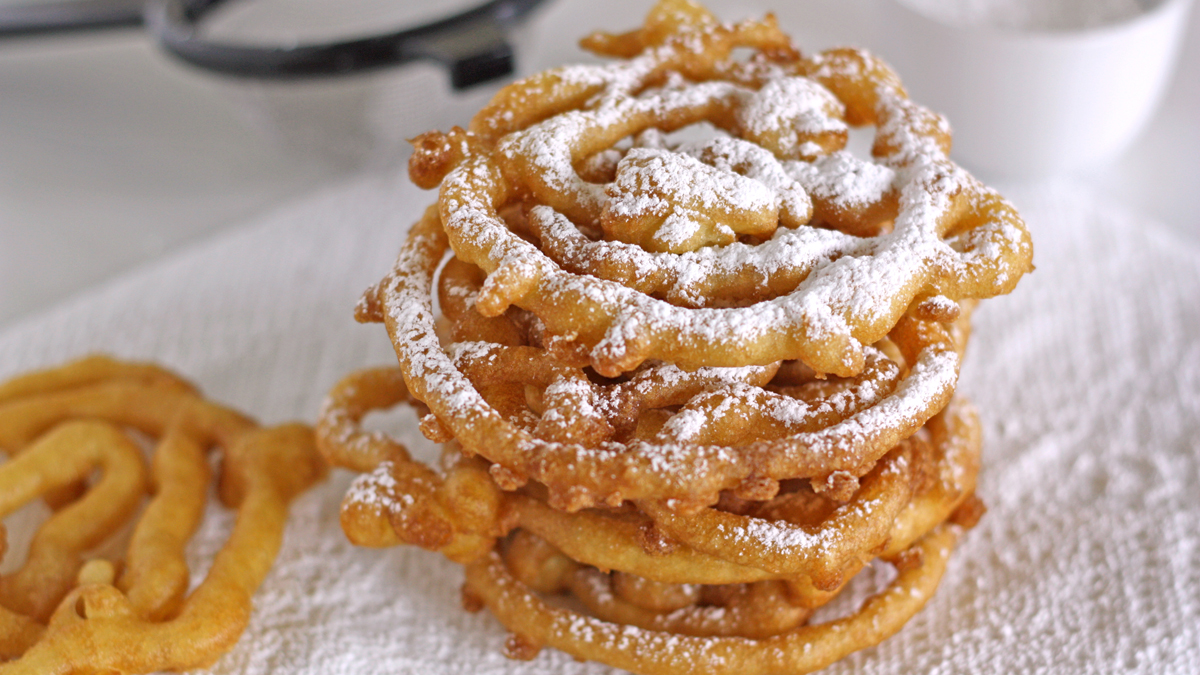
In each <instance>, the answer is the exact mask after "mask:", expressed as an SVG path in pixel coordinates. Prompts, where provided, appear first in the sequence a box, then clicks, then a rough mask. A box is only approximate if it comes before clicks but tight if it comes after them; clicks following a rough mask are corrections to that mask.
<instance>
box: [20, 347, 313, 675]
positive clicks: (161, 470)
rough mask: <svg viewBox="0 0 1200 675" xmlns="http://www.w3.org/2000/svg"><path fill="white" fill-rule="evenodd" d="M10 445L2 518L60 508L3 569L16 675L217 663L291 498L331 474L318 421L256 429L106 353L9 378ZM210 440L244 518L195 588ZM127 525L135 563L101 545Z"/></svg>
mask: <svg viewBox="0 0 1200 675" xmlns="http://www.w3.org/2000/svg"><path fill="white" fill-rule="evenodd" d="M145 445H149V446H150V447H152V448H153V451H152V457H151V460H150V462H149V463H147V461H146V459H145V458H144V456H143V450H142V448H143V446H145ZM0 449H2V450H4V451H5V452H7V453H8V454H9V455H10V456H11V459H9V461H7V462H5V463H4V464H0V516H7V515H9V514H11V513H13V512H14V511H16V510H17V509H19V508H20V507H22V506H24V505H25V504H27V503H29V502H30V501H33V500H35V499H38V498H42V499H44V500H45V501H46V502H47V504H48V505H49V506H50V507H51V509H52V511H53V512H52V514H51V515H50V516H49V517H48V518H47V519H46V520H45V521H44V522H43V523H42V524H41V525H40V526H39V527H38V529H37V531H36V533H35V534H34V536H33V539H32V541H31V543H30V546H29V550H28V554H27V557H26V560H25V562H24V564H23V565H21V567H20V568H18V569H17V570H16V571H14V572H12V573H10V574H7V575H4V576H2V577H0V626H3V627H4V631H3V632H2V634H0V658H2V659H3V661H4V662H3V663H0V673H2V674H3V675H10V674H11V675H17V674H24V673H31V674H37V675H51V674H53V675H74V674H76V673H79V674H82V673H97V672H104V673H150V672H157V671H160V670H172V671H183V670H191V669H195V668H203V667H207V666H209V665H211V664H212V663H214V662H215V661H216V660H217V658H218V657H220V656H221V655H222V654H224V653H225V652H227V651H229V650H230V649H232V648H233V645H234V644H235V643H236V642H237V640H238V638H239V637H240V636H241V634H242V632H243V630H244V629H245V627H246V625H247V623H248V621H249V619H250V609H251V606H250V601H251V596H252V595H253V594H254V591H255V590H256V589H257V588H258V586H259V584H261V583H262V581H263V579H264V577H266V575H267V572H269V571H270V568H271V565H272V563H273V561H274V558H275V554H276V552H277V551H278V550H279V546H280V543H281V540H282V537H283V528H284V524H285V521H286V519H287V512H288V505H289V504H290V502H291V501H292V500H293V499H295V498H296V497H298V496H299V495H300V494H301V493H303V492H304V491H305V490H307V489H308V488H309V487H311V486H312V485H313V484H315V483H316V482H317V481H319V480H321V479H322V478H323V477H324V475H325V473H326V470H327V469H326V465H325V463H324V462H323V461H322V459H321V457H320V455H319V454H318V453H317V450H316V446H315V442H314V438H313V433H312V430H311V429H310V428H309V427H307V426H304V425H301V424H286V425H281V426H277V427H270V428H263V427H259V426H258V425H257V424H256V423H255V422H253V421H252V420H250V419H249V418H247V417H245V416H243V415H241V414H239V413H237V412H235V411H233V410H230V409H228V408H225V407H223V406H221V405H218V404H216V403H213V402H211V401H209V400H207V399H205V398H203V397H201V396H200V394H199V392H197V391H196V389H195V387H193V386H192V385H191V384H190V383H188V382H186V381H184V380H182V379H180V378H179V377H178V376H176V375H174V374H172V373H170V372H168V371H166V370H163V369H162V368H159V367H158V366H154V365H151V364H138V363H126V362H122V361H116V360H113V359H110V358H108V357H103V356H93V357H89V358H85V359H82V360H79V361H75V362H72V363H69V364H66V365H63V366H60V367H58V368H53V369H49V370H44V371H39V372H35V373H30V374H27V375H24V376H22V377H19V378H17V379H14V380H11V381H9V382H7V383H4V384H0ZM210 450H211V451H213V452H215V453H218V454H219V455H220V457H221V464H220V469H219V471H218V472H217V474H218V475H217V476H216V477H215V478H216V480H215V482H216V485H217V489H218V492H219V494H220V498H221V501H222V502H223V503H224V504H225V505H226V506H228V507H229V508H231V509H234V510H236V512H237V519H236V523H235V524H234V527H233V531H232V532H231V533H230V535H229V538H228V540H227V541H226V543H225V544H224V546H223V547H222V548H221V550H220V551H219V552H217V553H216V555H215V556H214V557H213V560H212V563H211V566H210V567H209V568H208V570H207V572H206V573H205V575H204V577H203V579H202V580H201V582H200V583H199V584H198V585H197V586H195V588H192V587H191V581H192V579H191V575H192V571H191V570H189V568H188V564H187V561H186V558H185V548H186V547H187V545H188V542H189V540H190V539H191V538H192V535H193V534H195V532H196V530H197V529H198V528H199V527H200V525H201V522H202V520H203V518H204V511H205V507H206V504H207V502H208V493H209V488H210V484H212V483H213V482H214V476H213V473H214V471H213V469H212V468H211V467H210V460H209V456H208V455H209V452H210ZM93 474H96V475H97V476H98V477H96V478H94V479H93ZM126 528H128V529H129V530H130V531H131V534H129V536H128V544H127V546H126V552H125V556H124V557H123V558H114V559H109V558H108V557H104V556H100V555H98V554H97V553H96V552H95V549H96V547H97V546H98V545H100V544H102V543H105V542H111V541H112V540H118V541H119V540H120V539H121V537H122V536H123V535H122V531H123V530H125V529H126ZM0 534H3V530H2V529H0ZM3 543H4V539H3V538H2V537H0V552H2V551H3V549H4V546H3Z"/></svg>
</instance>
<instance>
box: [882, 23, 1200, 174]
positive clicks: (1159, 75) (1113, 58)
mask: <svg viewBox="0 0 1200 675" xmlns="http://www.w3.org/2000/svg"><path fill="white" fill-rule="evenodd" d="M878 4H879V8H878V9H879V11H878V14H877V16H878V18H879V22H878V24H877V27H876V28H877V35H876V44H875V49H876V51H878V53H879V54H880V55H881V56H882V57H883V58H884V60H886V61H887V62H889V63H890V64H891V65H893V66H894V67H895V68H896V70H897V71H898V72H899V73H900V77H901V79H902V80H903V82H904V85H905V88H906V89H907V90H908V92H909V94H910V95H911V96H912V97H913V99H915V100H916V101H918V102H920V103H922V104H924V105H926V106H928V107H930V108H932V109H934V110H936V111H938V112H940V113H942V114H944V115H945V116H946V117H947V118H948V119H949V120H950V126H951V127H952V128H953V129H954V150H953V155H954V156H955V157H957V158H958V159H959V160H960V161H961V162H962V163H963V164H965V165H967V166H968V167H969V168H972V169H974V170H979V171H982V172H986V173H988V174H990V175H991V176H995V177H1004V178H1035V177H1042V176H1047V175H1051V174H1056V173H1062V172H1067V171H1071V170H1073V169H1079V168H1082V167H1085V166H1089V165H1093V164H1095V163H1098V162H1104V161H1107V160H1110V159H1112V158H1113V157H1115V156H1116V155H1117V154H1118V153H1119V152H1120V151H1122V150H1123V149H1125V148H1126V147H1128V146H1129V144H1130V143H1131V142H1132V141H1133V140H1134V139H1135V138H1136V137H1137V135H1138V133H1139V132H1140V131H1141V130H1142V128H1143V127H1144V126H1145V125H1146V122H1148V121H1149V119H1150V117H1151V116H1152V115H1153V113H1154V111H1155V109H1156V107H1157V106H1158V103H1159V102H1160V100H1161V98H1162V95H1163V93H1164V91H1165V89H1166V86H1167V84H1168V83H1169V82H1170V79H1171V75H1172V71H1173V68H1174V64H1175V62H1176V60H1177V57H1178V55H1179V51H1180V46H1181V42H1182V37H1183V33H1184V28H1185V27H1186V25H1187V15H1188V11H1189V9H1190V6H1191V4H1192V0H1148V1H1147V5H1148V8H1147V9H1146V11H1144V12H1143V13H1141V14H1139V15H1137V16H1136V17H1133V18H1130V19H1127V20H1125V21H1122V22H1119V23H1115V24H1111V25H1103V26H1099V27H1095V28H1086V29H1079V30H1045V29H1043V30H1037V29H1020V28H1007V27H1004V28H1002V27H992V26H976V25H969V26H963V25H952V24H950V23H948V22H945V21H941V20H939V19H938V18H935V17H931V16H928V15H926V14H923V13H921V12H918V11H916V10H914V9H912V8H910V7H908V6H906V5H904V4H903V2H902V0H879V3H878Z"/></svg>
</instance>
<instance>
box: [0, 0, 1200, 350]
mask: <svg viewBox="0 0 1200 675" xmlns="http://www.w3.org/2000/svg"><path fill="white" fill-rule="evenodd" d="M33 1H38V2H40V4H49V3H47V2H46V1H45V0H20V2H19V3H18V2H17V1H16V0H0V18H2V17H3V12H2V10H3V9H4V8H6V7H12V6H15V5H17V4H21V5H29V4H30V3H31V2H33ZM905 1H906V2H908V4H910V5H913V6H917V5H921V6H923V7H924V8H925V9H924V10H923V11H926V12H927V13H928V12H934V13H936V12H938V11H941V10H940V9H939V7H940V8H942V9H944V8H945V7H948V6H950V5H949V4H948V3H949V2H950V0H905ZM1020 1H1021V0H1007V2H1008V4H1010V5H1011V4H1013V3H1014V2H1020ZM1074 1H1075V4H1077V5H1078V4H1079V3H1080V2H1092V1H1093V0H1074ZM896 2H897V0H803V1H798V0H736V1H733V0H730V1H721V0H710V2H708V3H707V4H708V5H709V6H710V7H711V8H712V9H713V10H714V11H716V12H717V13H718V14H719V15H720V16H721V17H722V18H723V19H726V20H734V19H738V18H743V17H746V16H758V15H761V14H762V13H763V12H765V11H767V10H773V11H775V12H776V14H777V15H778V17H779V19H780V22H781V24H782V25H783V27H784V28H785V30H787V31H788V32H789V33H791V34H792V36H793V37H794V38H795V40H796V42H797V44H798V46H800V47H801V49H803V50H806V51H811V50H816V49H821V48H825V47H830V46H835V45H839V44H852V45H856V46H865V47H868V48H871V49H873V50H874V51H878V52H879V53H881V54H882V55H883V56H884V57H885V58H887V59H889V60H894V61H897V62H902V61H904V60H905V59H908V58H910V57H912V56H913V53H910V52H912V49H913V48H914V47H916V46H922V45H924V46H928V45H929V44H930V42H929V40H928V39H926V37H925V36H922V35H920V34H918V33H913V32H911V31H916V30H920V29H919V27H917V28H914V26H913V25H909V24H908V23H905V21H904V20H901V19H898V18H897V15H896V14H895V11H896V7H895V4H896ZM1004 2H1005V0H993V4H996V3H1000V4H1004ZM1095 2H1099V3H1101V4H1104V3H1107V4H1109V5H1112V4H1113V3H1112V1H1111V0H1095ZM1128 2H1132V3H1134V4H1137V3H1138V2H1139V0H1128ZM118 4H119V3H118ZM127 4H128V3H127ZM478 4H480V0H427V1H422V2H416V1H415V0H408V1H406V0H394V1H388V2H383V1H381V0H337V1H336V2H335V1H334V0H237V1H235V2H232V3H229V5H228V6H227V7H222V8H220V10H219V11H217V12H214V14H213V16H212V17H211V18H210V19H206V20H205V21H204V23H203V35H204V36H206V37H209V38H211V39H214V40H225V41H250V42H258V43H264V44H268V43H269V44H278V45H288V44H295V43H303V42H306V41H311V40H331V39H344V38H348V37H355V36H359V35H363V34H367V33H373V32H386V31H394V30H398V29H400V28H402V27H406V26H415V25H419V24H425V23H428V22H429V21H432V20H436V19H438V18H439V17H443V16H448V15H452V14H455V13H459V12H462V11H464V10H467V9H469V8H471V7H473V6H476V5H478ZM650 4H651V3H650V0H606V1H605V2H595V1H594V0H544V2H542V3H541V4H540V6H538V7H537V8H536V9H534V10H533V11H532V12H531V13H530V14H529V15H528V16H526V17H524V19H523V20H521V21H520V22H517V23H515V24H514V25H512V26H510V28H511V30H509V31H508V32H509V36H508V37H509V42H510V43H511V44H512V46H513V47H514V49H515V56H516V61H515V63H516V75H523V74H529V73H531V72H535V71H537V70H541V69H544V68H547V67H551V66H554V65H558V64H561V63H564V62H569V61H581V60H588V57H587V56H586V55H584V54H583V53H581V52H580V51H579V50H578V48H577V47H576V41H577V40H578V38H579V37H581V36H582V35H583V34H585V33H586V32H588V31H589V30H591V29H605V30H611V31H623V30H627V29H630V28H633V27H635V26H637V25H638V24H639V23H640V22H641V20H642V18H643V16H644V14H645V13H646V11H647V10H648V9H649V6H650ZM967 4H970V3H967ZM975 4H979V3H978V2H976V3H975ZM1025 4H1027V5H1028V4H1030V2H1029V0H1025ZM1143 4H1145V5H1147V6H1150V7H1151V9H1150V10H1149V11H1152V12H1153V11H1157V10H1156V8H1158V6H1160V5H1172V6H1175V7H1176V8H1177V10H1178V11H1177V13H1178V15H1179V18H1178V21H1179V22H1180V25H1179V26H1178V27H1177V28H1171V30H1172V31H1174V32H1172V33H1171V35H1172V36H1177V38H1178V39H1179V41H1180V45H1181V47H1180V49H1179V50H1178V61H1177V63H1176V67H1175V68H1174V69H1173V70H1171V69H1168V70H1167V71H1164V73H1165V74H1164V75H1163V77H1164V78H1166V79H1165V80H1164V93H1163V95H1162V97H1161V104H1160V105H1157V106H1156V107H1148V110H1149V112H1148V113H1147V114H1148V115H1149V118H1148V122H1147V123H1146V124H1145V125H1144V129H1141V130H1140V132H1139V133H1138V135H1137V136H1136V137H1135V138H1134V139H1133V140H1132V143H1131V144H1123V148H1122V149H1120V150H1119V151H1116V152H1115V153H1114V154H1108V155H1106V156H1104V157H1101V158H1098V159H1095V160H1089V161H1087V162H1083V163H1082V165H1077V166H1072V167H1069V168H1060V167H1057V168H1050V169H1045V170H1042V169H1044V167H1042V169H1039V170H1037V171H1025V172H1021V171H1016V172H1013V171H1006V170H1002V169H997V168H996V166H995V165H992V164H989V163H988V162H986V161H979V160H973V159H972V158H969V157H966V158H965V157H958V156H956V158H957V159H958V160H959V161H960V162H962V163H963V164H965V165H966V166H967V167H968V168H970V169H972V170H973V171H975V172H976V173H977V174H978V175H980V176H981V177H982V178H983V179H984V180H985V181H1000V184H1001V186H1003V185H1005V184H1010V185H1011V184H1014V183H1022V182H1031V181H1037V182H1070V183H1072V184H1076V185H1078V186H1080V187H1081V188H1082V189H1087V190H1091V191H1094V193H1095V194H1096V195H1097V198H1098V199H1099V198H1103V199H1105V200H1110V201H1113V202H1114V203H1119V204H1121V205H1122V206H1123V207H1124V208H1126V209H1129V210H1131V211H1133V212H1137V213H1143V214H1145V215H1146V216H1147V217H1149V218H1152V219H1154V220H1157V221H1160V222H1161V223H1163V224H1164V225H1166V226H1167V227H1168V228H1169V229H1170V230H1173V231H1174V232H1176V233H1177V234H1178V235H1179V236H1181V237H1182V238H1184V239H1186V240H1189V241H1191V242H1193V243H1200V215H1198V214H1200V190H1198V189H1197V188H1196V184H1197V180H1198V179H1200V122H1198V121H1200V13H1198V12H1195V11H1191V13H1190V15H1189V14H1188V11H1187V10H1188V9H1189V5H1190V4H1191V3H1190V1H1185V0H1166V2H1161V1H1159V2H1155V1H1153V0H1151V1H1149V2H1143ZM1135 13H1136V10H1135ZM943 18H944V17H943ZM1137 20H1139V19H1138V18H1136V17H1135V18H1134V19H1132V21H1137ZM962 21H963V19H962V17H957V18H956V19H955V22H957V23H955V26H956V29H955V30H958V27H961V23H962ZM1038 21H1040V20H1038ZM952 23H954V22H952ZM1047 25H1048V24H1047ZM1045 27H1046V26H1045V25H1042V24H1038V25H1036V26H1035V28H1037V29H1038V30H1035V31H1033V32H1035V33H1043V34H1042V35H1040V36H1039V37H1038V38H1037V39H1039V40H1042V39H1047V38H1046V36H1045V34H1044V33H1045V32H1046V31H1044V30H1041V29H1043V28H1045ZM1010 28H1011V27H1009V28H1006V29H1005V30H1009V29H1010ZM972 29H973V28H972V27H971V26H967V27H966V28H964V29H963V30H967V31H968V34H969V31H970V30H972ZM1095 30H1098V31H1100V33H1098V35H1100V37H1099V38H1096V40H1093V42H1095V41H1103V40H1108V39H1113V40H1115V39H1117V38H1118V37H1119V34H1118V33H1117V32H1116V31H1115V29H1113V27H1111V26H1108V27H1105V26H1102V27H1100V28H1099V29H1095ZM1105 31H1107V32H1105ZM485 33H486V31H485ZM956 34H960V33H956ZM1076 37H1077V36H1071V35H1068V36H1067V38H1066V39H1067V40H1068V41H1069V40H1072V39H1076ZM490 39H495V35H492V34H472V35H469V36H467V37H465V38H463V40H466V41H467V42H468V43H470V42H471V41H486V40H490ZM1048 39H1056V38H1054V37H1053V35H1052V36H1051V38H1048ZM1171 39H1175V37H1172V38H1171ZM970 42H971V40H968V43H970ZM1158 42H1161V40H1158ZM976 43H978V41H976ZM467 47H468V51H469V47H470V45H469V44H468V45H467ZM451 48H454V49H459V48H462V45H457V46H453V45H452V46H451ZM1051 48H1056V47H1054V46H1053V45H1052V46H1051ZM1016 49H1018V50H1021V52H1020V53H1025V52H1027V51H1028V50H1027V49H1025V48H1024V47H1021V46H1017V47H1016ZM1168 51H1170V50H1168ZM1172 53H1174V52H1172ZM925 56H926V57H929V54H926V55H925ZM934 58H940V59H941V60H943V61H947V62H949V63H959V62H960V60H959V59H958V58H957V57H952V58H949V59H944V58H941V57H937V56H935V57H934ZM980 58H982V57H980ZM988 58H989V59H991V62H995V60H996V58H998V57H995V56H994V55H993V56H989V57H988ZM967 60H969V59H967V57H963V60H962V61H961V62H962V63H966V62H967ZM1126 60H1127V59H1126ZM1022 67H1023V68H1026V69H1030V68H1033V69H1036V66H1030V65H1023V66H1022ZM972 72H974V71H972V70H971V69H969V68H964V69H963V70H962V72H960V73H959V74H958V75H957V76H960V77H961V76H972V75H970V73H972ZM1031 72H1032V71H1028V72H1027V73H1017V76H1018V79H1021V78H1023V77H1024V76H1025V75H1026V74H1028V73H1031ZM964 73H965V74H966V75H964ZM984 73H985V75H973V76H972V77H975V79H979V78H980V77H992V75H990V74H987V73H990V71H988V70H986V69H985V71H984ZM919 74H923V75H929V74H930V73H928V72H926V71H922V72H921V73H919ZM901 75H902V76H905V77H906V81H909V80H908V78H907V74H906V72H905V70H903V69H901ZM1153 75H1154V74H1153V73H1146V74H1145V77H1142V78H1140V79H1145V78H1147V77H1152V76H1153ZM947 77H949V76H947ZM997 77H998V76H997ZM1089 77H1092V78H1093V79H1095V78H1097V77H1099V76H1095V75H1092V76H1089ZM508 79H511V76H509V78H506V79H502V80H498V81H496V82H492V83H487V84H483V85H479V86H477V87H473V88H470V89H467V90H465V91H454V90H452V88H451V86H450V77H449V75H448V73H447V71H446V69H445V68H443V67H441V66H439V65H437V64H435V63H432V62H415V63H410V64H407V65H404V66H401V67H396V68H389V69H384V70H376V71H373V72H369V73H365V74H359V75H350V76H341V77H337V78H325V79H319V80H287V81H255V80H248V79H244V78H237V77H231V76H228V75H220V74H216V73H213V72H209V71H205V70H203V69H200V68H198V67H196V66H194V65H191V64H187V63H184V62H182V61H181V60H179V59H178V58H176V57H174V56H172V55H170V54H168V53H166V52H165V51H164V50H163V49H161V48H160V47H159V46H158V44H157V43H156V40H155V38H154V37H153V36H152V35H151V34H150V33H149V32H147V31H146V30H144V29H142V28H138V27H130V28H123V29H111V30H102V31H85V32H72V33H62V34H42V35H27V36H19V37H0V330H2V329H4V328H5V327H6V326H9V325H12V324H14V323H16V322H18V321H20V320H21V318H22V317H25V316H29V315H32V314H34V313H36V312H37V311H39V309H41V308H44V307H47V306H49V305H52V304H53V303H55V302H56V301H58V300H60V299H63V298H65V297H67V296H69V295H71V294H72V293H74V292H76V291H78V290H81V289H83V288H86V287H89V286H92V285H95V284H100V283H103V282H104V281H105V280H106V279H110V278H112V277H114V276H116V275H119V274H120V273H121V272H122V271H124V270H127V269H129V268H131V267H134V266H138V265H141V264H147V263H149V262H151V261H153V260H154V259H155V258H158V257H160V256H163V255H165V254H168V253H169V252H171V251H173V250H176V249H179V248H181V247H185V246H187V245H188V244H189V243H192V242H195V241H198V240H200V239H203V238H206V237H212V236H215V235H216V234H217V233H219V232H221V231H224V230H228V229H230V228H235V227H237V226H238V225H240V224H243V223H246V222H247V221H249V220H252V219H253V218H254V217H255V216H256V215H257V214H260V213H264V212H266V211H269V210H271V209H272V208H275V207H276V206H277V205H279V204H281V203H283V202H286V201H288V200H290V199H294V198H296V197H297V196H299V195H302V194H305V193H309V192H311V191H314V190H319V189H321V188H322V187H323V186H329V185H334V184H337V183H339V182H341V181H344V180H346V179H347V178H348V177H349V176H351V175H356V174H359V173H361V172H376V173H378V174H379V175H380V176H381V177H385V178H388V179H391V178H393V177H394V176H396V175H397V174H398V173H399V172H401V171H402V169H403V164H404V162H405V161H406V159H407V154H408V150H407V144H406V143H405V142H404V139H406V138H408V137H411V136H413V135H415V134H417V133H420V132H421V131H424V130H427V129H429V128H441V129H447V128H448V127H450V126H451V125H453V124H465V123H466V121H467V120H468V119H469V117H470V114H471V113H472V112H473V111H474V110H475V109H477V108H478V107H479V106H480V105H482V103H483V102H484V101H486V100H487V98H488V97H489V96H490V95H491V94H492V93H494V92H495V91H496V89H497V88H498V87H499V86H500V85H501V84H502V82H504V81H507V80H508ZM919 79H920V78H915V79H914V80H913V82H912V83H911V86H910V89H913V93H914V97H915V98H917V99H918V100H921V101H922V102H925V103H930V101H929V100H927V99H925V98H923V97H922V93H923V92H922V91H920V90H919V89H920V88H921V87H934V88H938V87H939V86H940V87H941V88H943V89H946V88H951V89H955V88H957V87H958V85H954V84H953V83H948V82H944V81H943V82H941V83H940V84H939V83H938V82H934V83H932V84H930V83H920V84H921V87H918V86H917V84H918V83H917V80H919ZM1100 79H1104V78H1100ZM1071 97H1072V98H1079V97H1078V96H1076V95H1074V94H1073V93H1072V94H1071ZM1009 101H1010V102H1011V104H1012V105H1013V106H1022V105H1025V104H1026V103H1027V102H1026V101H1024V100H1022V97H1021V96H1018V95H1011V96H1010V97H1009ZM1104 105H1105V104H1103V103H1095V104H1093V108H1095V107H1103V106H1104ZM932 107H935V108H936V107H937V106H936V105H934V106H932ZM1071 114H1072V115H1074V114H1075V113H1071ZM951 122H952V123H954V118H953V117H952V118H951ZM1139 126H1140V125H1139ZM958 142H962V143H964V144H965V143H967V140H966V139H963V138H961V136H960V137H956V143H958ZM956 147H959V146H958V145H956ZM956 152H957V151H956ZM347 226H348V227H351V226H352V223H348V224H347Z"/></svg>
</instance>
